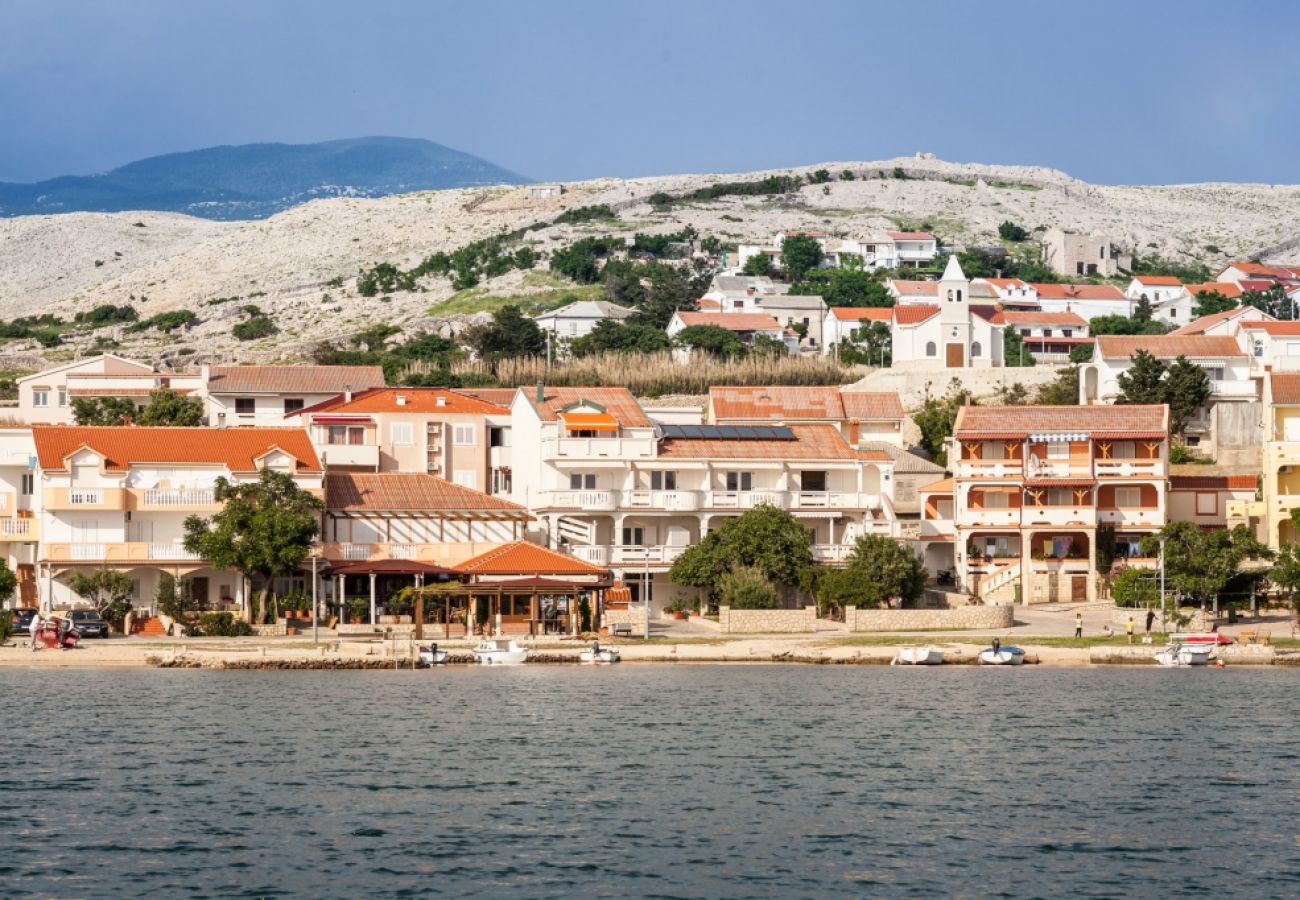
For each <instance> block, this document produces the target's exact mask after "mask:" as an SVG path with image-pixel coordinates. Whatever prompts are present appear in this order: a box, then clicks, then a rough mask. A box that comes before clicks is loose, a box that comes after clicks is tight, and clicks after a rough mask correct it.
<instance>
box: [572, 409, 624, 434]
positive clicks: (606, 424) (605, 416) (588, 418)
mask: <svg viewBox="0 0 1300 900" xmlns="http://www.w3.org/2000/svg"><path fill="white" fill-rule="evenodd" d="M560 415H561V416H563V418H564V425H565V427H566V428H569V429H570V430H575V431H618V420H617V419H615V418H614V417H613V416H611V415H610V414H609V413H561V414H560Z"/></svg>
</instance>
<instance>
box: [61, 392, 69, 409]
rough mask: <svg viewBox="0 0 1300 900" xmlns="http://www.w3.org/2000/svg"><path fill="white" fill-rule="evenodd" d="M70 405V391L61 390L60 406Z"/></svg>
mask: <svg viewBox="0 0 1300 900" xmlns="http://www.w3.org/2000/svg"><path fill="white" fill-rule="evenodd" d="M67 405H68V391H67V389H66V388H59V406H63V407H66V406H67Z"/></svg>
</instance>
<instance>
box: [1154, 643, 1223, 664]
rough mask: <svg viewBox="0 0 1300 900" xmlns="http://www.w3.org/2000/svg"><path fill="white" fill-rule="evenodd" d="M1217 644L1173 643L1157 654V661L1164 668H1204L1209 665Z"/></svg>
mask: <svg viewBox="0 0 1300 900" xmlns="http://www.w3.org/2000/svg"><path fill="white" fill-rule="evenodd" d="M1217 647H1218V645H1217V644H1205V643H1201V644H1182V643H1173V644H1170V645H1169V646H1168V647H1165V648H1164V649H1163V650H1159V651H1157V652H1156V655H1155V661H1156V663H1157V664H1158V665H1162V666H1174V667H1182V666H1204V665H1209V662H1210V657H1211V656H1213V655H1214V651H1215V650H1216V649H1217Z"/></svg>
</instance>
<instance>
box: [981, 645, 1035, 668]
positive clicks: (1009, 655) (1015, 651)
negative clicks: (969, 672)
mask: <svg viewBox="0 0 1300 900" xmlns="http://www.w3.org/2000/svg"><path fill="white" fill-rule="evenodd" d="M1024 662H1025V651H1024V650H1022V649H1020V648H1019V647H1010V646H1002V645H1000V646H997V647H986V648H985V649H983V650H981V651H980V665H981V666H1020V665H1024Z"/></svg>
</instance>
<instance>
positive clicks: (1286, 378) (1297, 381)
mask: <svg viewBox="0 0 1300 900" xmlns="http://www.w3.org/2000/svg"><path fill="white" fill-rule="evenodd" d="M1268 385H1269V393H1270V394H1271V395H1272V397H1273V403H1274V404H1275V405H1278V406H1300V372H1270V373H1269V376H1268Z"/></svg>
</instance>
